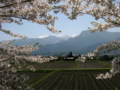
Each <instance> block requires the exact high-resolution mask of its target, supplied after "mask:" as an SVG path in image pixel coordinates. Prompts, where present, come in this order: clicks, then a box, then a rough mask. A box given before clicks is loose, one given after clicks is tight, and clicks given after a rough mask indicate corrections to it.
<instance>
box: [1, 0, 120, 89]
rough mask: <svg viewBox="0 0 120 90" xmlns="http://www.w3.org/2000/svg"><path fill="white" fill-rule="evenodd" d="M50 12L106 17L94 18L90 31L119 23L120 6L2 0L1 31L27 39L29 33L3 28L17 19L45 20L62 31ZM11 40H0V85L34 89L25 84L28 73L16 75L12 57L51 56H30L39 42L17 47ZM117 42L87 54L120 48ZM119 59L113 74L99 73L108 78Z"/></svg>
mask: <svg viewBox="0 0 120 90" xmlns="http://www.w3.org/2000/svg"><path fill="white" fill-rule="evenodd" d="M51 12H52V13H54V14H57V13H63V14H64V15H66V16H68V18H69V19H71V20H74V19H77V17H78V16H81V15H84V14H88V15H91V16H93V17H94V18H95V19H96V20H99V19H103V20H104V21H105V23H99V22H91V24H92V25H93V26H94V27H93V28H91V27H89V29H90V32H95V31H105V30H107V29H109V28H113V27H120V9H119V4H118V3H117V1H116V0H0V23H1V24H0V31H2V32H4V33H5V34H9V35H11V36H13V37H19V38H23V39H25V38H26V36H22V35H20V34H15V33H13V32H11V31H9V30H5V29H3V28H2V24H3V23H16V24H18V25H22V24H23V23H22V20H27V21H30V22H33V23H38V24H42V25H44V26H45V27H46V28H47V29H48V30H50V31H51V32H53V33H59V32H60V31H59V30H57V29H55V28H54V24H55V20H57V19H58V17H55V16H54V15H52V14H51ZM12 42H13V40H12V41H8V42H3V43H1V44H0V76H1V77H0V81H1V83H0V89H1V90H23V89H24V90H32V88H30V87H29V86H28V85H27V84H25V81H26V80H28V77H26V76H24V75H23V76H21V78H22V79H21V78H19V77H17V76H16V75H14V72H16V69H15V68H13V67H11V65H10V64H9V61H10V60H11V61H13V62H15V64H16V65H18V66H19V64H20V63H19V61H20V60H23V59H25V60H29V61H36V62H40V63H41V62H45V61H49V59H46V60H45V61H43V59H41V58H37V57H35V56H29V53H30V52H32V51H34V50H38V49H39V47H38V46H34V45H26V46H21V47H18V46H12V45H11V43H12ZM118 44H120V42H119V41H113V42H111V43H108V44H106V45H105V44H103V45H101V46H99V47H98V48H97V49H96V50H95V51H93V53H90V54H88V56H94V55H96V54H98V52H100V51H101V50H104V49H106V50H108V51H109V50H111V51H112V50H114V49H119V46H118ZM116 62H117V63H118V62H119V58H115V59H113V62H112V65H113V68H112V70H111V73H112V74H108V73H107V74H106V75H99V76H100V77H103V76H104V78H106V77H111V76H110V75H114V74H115V73H117V72H118V66H116V65H118V64H115V63H116ZM28 68H30V69H31V70H33V71H34V70H35V69H34V68H33V67H32V66H28ZM18 69H20V70H21V67H20V66H19V67H18ZM99 76H98V78H99ZM105 76H106V77H105ZM98 78H97V79H98ZM13 79H14V80H13ZM12 80H13V81H12ZM10 82H11V83H10ZM14 83H15V84H14Z"/></svg>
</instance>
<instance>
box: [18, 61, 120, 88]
mask: <svg viewBox="0 0 120 90" xmlns="http://www.w3.org/2000/svg"><path fill="white" fill-rule="evenodd" d="M110 63H111V61H89V60H87V61H86V62H85V63H81V62H75V61H54V62H46V63H41V64H40V63H27V65H33V66H34V67H35V68H36V69H37V70H36V71H35V72H31V71H28V70H24V71H21V72H17V74H18V75H22V74H25V75H28V76H29V78H30V79H29V80H28V82H27V83H28V84H29V86H32V87H33V88H34V89H35V90H117V89H118V90H120V73H118V74H116V75H115V76H114V77H112V78H111V79H106V80H97V79H96V76H97V75H98V74H101V73H104V74H105V73H106V72H109V70H110V67H109V66H110ZM27 65H26V66H27ZM24 68H26V67H24ZM116 88H117V89H116Z"/></svg>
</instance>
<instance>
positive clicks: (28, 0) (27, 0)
mask: <svg viewBox="0 0 120 90" xmlns="http://www.w3.org/2000/svg"><path fill="white" fill-rule="evenodd" d="M30 1H32V0H25V1H22V2H21V3H24V2H30ZM16 4H18V3H12V4H8V5H5V6H2V7H0V8H5V7H10V6H13V5H16Z"/></svg>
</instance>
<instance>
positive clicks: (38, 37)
mask: <svg viewBox="0 0 120 90" xmlns="http://www.w3.org/2000/svg"><path fill="white" fill-rule="evenodd" d="M46 37H48V35H44V36H38V38H46Z"/></svg>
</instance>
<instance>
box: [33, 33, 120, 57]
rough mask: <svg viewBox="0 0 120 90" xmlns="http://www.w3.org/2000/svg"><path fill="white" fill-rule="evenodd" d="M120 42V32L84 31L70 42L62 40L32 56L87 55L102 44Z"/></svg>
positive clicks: (42, 48) (69, 40)
mask: <svg viewBox="0 0 120 90" xmlns="http://www.w3.org/2000/svg"><path fill="white" fill-rule="evenodd" d="M115 39H116V40H120V32H108V31H104V32H99V31H98V32H95V33H90V32H89V31H83V32H81V33H80V34H79V35H78V36H76V37H74V38H70V39H68V40H62V41H59V42H58V43H55V44H47V45H45V46H43V47H41V48H40V49H39V50H38V51H34V52H32V54H36V53H37V54H45V55H46V54H57V55H60V54H61V53H64V54H68V53H69V52H73V53H74V54H86V53H89V52H91V51H93V50H94V49H96V48H97V46H99V45H100V44H103V43H107V42H110V41H113V40H115Z"/></svg>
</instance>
